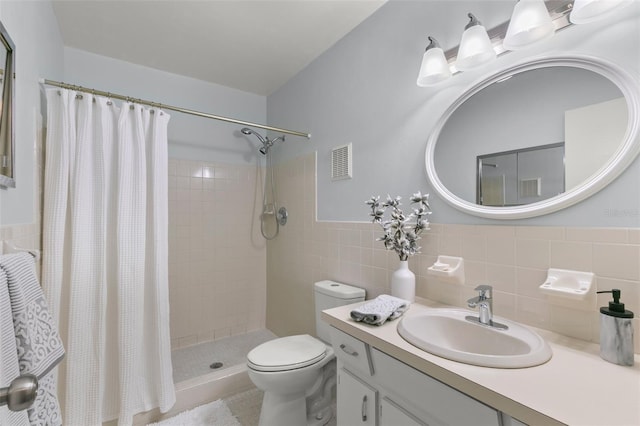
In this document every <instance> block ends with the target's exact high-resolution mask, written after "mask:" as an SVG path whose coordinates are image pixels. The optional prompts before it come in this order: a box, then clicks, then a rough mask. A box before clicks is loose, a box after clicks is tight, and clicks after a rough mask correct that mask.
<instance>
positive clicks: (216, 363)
mask: <svg viewBox="0 0 640 426" xmlns="http://www.w3.org/2000/svg"><path fill="white" fill-rule="evenodd" d="M220 367H222V363H221V362H214V363H213V364H211V365H210V366H209V368H210V369H212V370H215V369H217V368H220Z"/></svg>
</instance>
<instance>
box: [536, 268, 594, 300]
mask: <svg viewBox="0 0 640 426" xmlns="http://www.w3.org/2000/svg"><path fill="white" fill-rule="evenodd" d="M594 276H595V275H594V274H593V273H591V272H582V271H570V270H568V269H549V272H548V273H547V279H546V280H545V282H544V283H542V285H541V286H540V291H542V292H543V293H545V294H548V295H550V296H558V297H563V298H567V299H573V300H584V299H586V297H587V295H588V294H589V291H590V290H591V285H592V284H593V278H594Z"/></svg>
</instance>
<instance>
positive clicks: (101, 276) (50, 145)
mask: <svg viewBox="0 0 640 426" xmlns="http://www.w3.org/2000/svg"><path fill="white" fill-rule="evenodd" d="M46 97H47V142H46V163H45V185H44V215H43V252H44V253H43V265H42V268H43V269H42V282H43V288H44V291H45V295H46V296H47V297H48V300H49V301H50V306H51V310H52V314H53V316H54V318H55V319H56V320H57V323H58V324H59V328H60V334H61V336H62V338H63V340H64V343H65V347H66V348H67V357H66V362H65V363H64V364H63V365H62V366H61V368H60V371H59V374H58V380H59V386H58V387H59V389H60V394H59V399H60V402H61V405H62V409H63V421H64V424H65V425H71V426H75V425H78V426H80V425H82V426H85V425H100V424H101V423H102V422H103V421H107V420H113V419H115V418H118V424H122V425H128V424H131V423H132V418H133V415H134V414H135V413H138V412H142V411H147V410H150V409H152V408H154V407H159V408H160V410H161V411H163V412H165V411H168V410H169V408H170V407H171V406H172V405H173V404H174V402H175V391H174V386H173V380H172V368H171V345H170V335H169V297H168V269H167V257H168V229H167V227H168V190H167V176H168V173H167V167H168V166H167V123H168V121H169V115H168V114H166V113H164V112H162V111H157V110H156V111H153V110H149V109H145V108H143V107H142V106H140V105H137V104H132V103H129V102H125V103H123V104H122V106H121V107H117V106H116V105H115V104H114V103H112V102H111V101H110V100H109V99H106V98H102V97H94V96H92V95H90V94H87V93H79V92H75V91H70V90H64V89H48V90H47V92H46Z"/></svg>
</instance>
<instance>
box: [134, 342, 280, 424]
mask: <svg viewBox="0 0 640 426" xmlns="http://www.w3.org/2000/svg"><path fill="white" fill-rule="evenodd" d="M276 337H277V336H276V335H275V334H273V333H272V332H270V331H269V330H258V331H252V332H249V333H246V334H241V335H237V336H231V337H227V338H224V339H220V340H215V341H213V342H206V343H201V344H198V345H194V346H189V347H186V348H181V349H176V350H174V351H172V353H171V361H172V363H173V382H174V383H175V387H176V403H175V405H174V406H173V408H171V410H170V411H169V412H167V413H164V414H162V413H160V411H159V410H158V409H154V410H151V411H148V412H146V413H142V414H139V415H137V416H136V417H135V418H134V425H146V424H148V423H151V422H157V421H160V420H163V419H166V418H169V417H172V416H174V415H176V414H178V413H180V412H182V411H185V410H189V409H191V408H194V407H197V406H198V405H201V404H205V403H207V402H212V401H215V400H217V399H220V398H225V397H228V396H230V395H234V394H237V393H240V392H244V391H246V390H249V389H252V388H254V385H253V383H252V382H251V379H249V375H248V374H247V366H246V359H247V354H248V353H249V351H250V350H251V349H253V348H254V347H256V346H258V345H260V344H262V343H264V342H266V341H269V340H272V339H275V338H276ZM213 363H222V366H221V367H219V368H215V369H212V368H210V366H211V364H213Z"/></svg>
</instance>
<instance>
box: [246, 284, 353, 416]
mask: <svg viewBox="0 0 640 426" xmlns="http://www.w3.org/2000/svg"><path fill="white" fill-rule="evenodd" d="M364 297H365V291H364V289H361V288H357V287H353V286H350V285H346V284H341V283H337V282H334V281H320V282H317V283H315V284H314V299H315V315H316V334H317V335H318V338H315V337H312V336H310V335H308V334H302V335H297V336H287V337H281V338H278V339H274V340H271V341H269V342H266V343H263V344H261V345H259V346H257V347H255V348H254V349H253V350H251V352H249V354H248V355H247V367H248V372H249V378H251V381H252V382H253V384H254V385H256V387H257V388H258V389H260V390H262V391H264V399H263V400H262V410H261V412H260V423H259V426H302V425H308V426H321V425H325V424H327V423H328V422H329V421H330V420H331V418H332V417H333V410H332V409H331V398H332V392H333V388H334V387H335V384H336V362H335V354H334V352H333V348H332V347H331V333H330V326H329V325H328V324H326V323H324V322H323V321H322V320H321V318H320V315H321V313H322V311H323V310H325V309H329V308H334V307H336V306H342V305H348V304H351V303H356V302H359V301H363V300H364Z"/></svg>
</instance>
